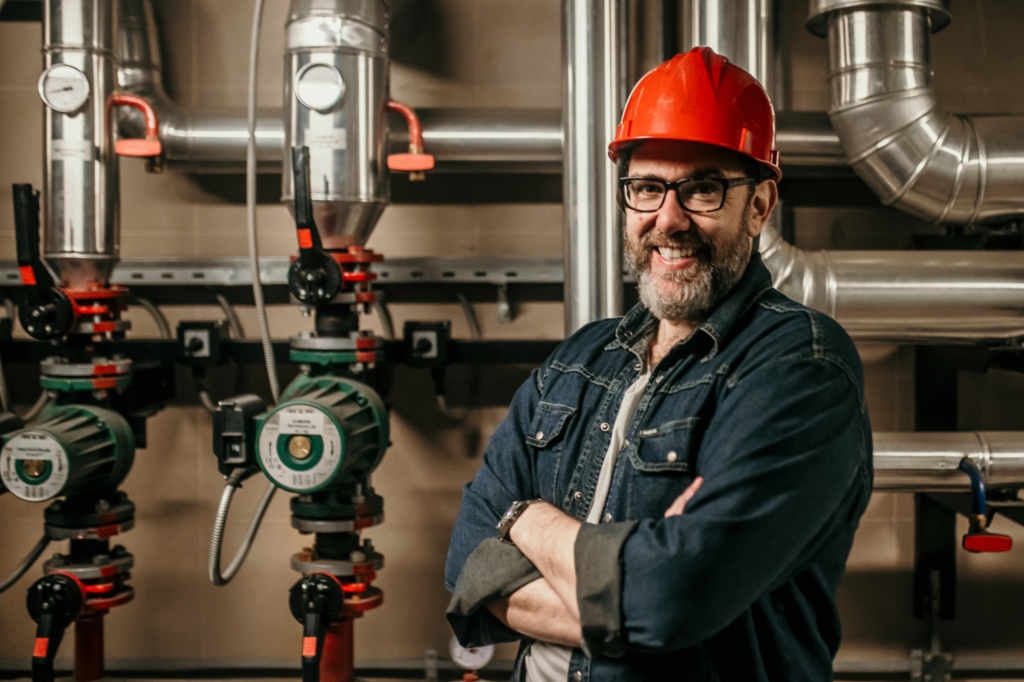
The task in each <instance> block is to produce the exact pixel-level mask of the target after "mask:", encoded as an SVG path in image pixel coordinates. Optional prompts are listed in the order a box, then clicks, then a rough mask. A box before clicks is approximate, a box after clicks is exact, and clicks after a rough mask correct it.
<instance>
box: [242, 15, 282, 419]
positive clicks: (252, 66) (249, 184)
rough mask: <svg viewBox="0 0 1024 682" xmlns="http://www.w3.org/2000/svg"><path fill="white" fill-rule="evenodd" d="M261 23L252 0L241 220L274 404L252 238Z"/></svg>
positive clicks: (277, 396) (271, 364)
mask: <svg viewBox="0 0 1024 682" xmlns="http://www.w3.org/2000/svg"><path fill="white" fill-rule="evenodd" d="M262 20H263V0H256V9H255V10H254V12H253V17H252V36H251V37H250V43H249V98H248V107H249V110H248V120H249V147H248V149H247V150H246V155H245V217H246V223H247V226H248V229H249V268H250V269H251V270H252V297H253V299H254V300H255V301H256V317H257V318H258V319H259V324H260V341H261V342H262V343H263V360H264V362H265V363H266V365H267V380H268V381H269V382H270V393H271V395H273V396H274V403H275V404H276V403H277V402H278V401H279V400H280V399H281V392H280V389H279V388H278V383H277V365H276V363H275V362H274V346H273V344H272V343H271V341H270V326H269V324H268V323H267V309H266V304H265V303H264V302H263V284H262V283H261V282H260V261H259V244H258V243H257V238H256V71H257V60H258V58H259V52H260V22H261V21H262Z"/></svg>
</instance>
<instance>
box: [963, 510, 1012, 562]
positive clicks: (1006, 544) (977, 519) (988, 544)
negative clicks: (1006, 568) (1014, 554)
mask: <svg viewBox="0 0 1024 682" xmlns="http://www.w3.org/2000/svg"><path fill="white" fill-rule="evenodd" d="M968 521H969V523H970V526H969V527H968V529H967V535H965V536H964V540H963V547H964V549H966V550H967V551H968V552H975V553H980V552H1009V551H1010V550H1011V549H1013V538H1011V537H1010V536H1009V535H1000V534H999V533H989V532H988V531H987V530H985V525H986V524H987V522H988V519H987V518H986V516H985V515H984V514H971V515H970V516H969V517H968Z"/></svg>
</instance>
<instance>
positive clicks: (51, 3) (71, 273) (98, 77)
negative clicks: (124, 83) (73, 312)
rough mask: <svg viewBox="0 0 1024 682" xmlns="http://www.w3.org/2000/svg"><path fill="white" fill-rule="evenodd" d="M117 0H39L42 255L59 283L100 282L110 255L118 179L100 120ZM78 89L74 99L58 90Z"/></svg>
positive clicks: (112, 77)
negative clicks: (42, 0)
mask: <svg viewBox="0 0 1024 682" xmlns="http://www.w3.org/2000/svg"><path fill="white" fill-rule="evenodd" d="M116 35H117V2H115V1H114V0H47V1H46V2H45V3H43V55H44V66H45V70H44V74H43V76H42V77H41V79H40V83H39V90H40V95H41V96H42V97H43V98H44V102H47V101H49V103H50V104H51V105H54V107H55V108H51V106H44V113H45V131H46V132H45V140H44V144H45V157H44V162H43V184H44V195H45V203H44V211H43V212H44V222H43V226H44V227H43V245H44V246H43V256H44V258H46V260H47V261H48V262H49V263H50V264H51V265H53V266H54V268H55V269H56V270H57V272H58V274H59V275H60V278H61V280H62V282H63V284H65V285H67V286H71V287H73V288H76V289H84V288H87V287H88V286H89V285H90V284H99V285H105V284H106V283H107V281H108V279H109V277H110V273H111V271H112V270H113V269H114V265H115V264H116V263H117V258H118V180H117V162H116V157H115V155H114V145H113V140H112V139H111V136H110V132H109V129H108V127H107V120H106V102H107V97H108V96H109V95H110V93H111V92H113V90H114V86H115V85H116V82H117V81H116V77H117V74H116V72H115V65H114V54H115V47H116V46H115V37H116ZM68 92H70V93H77V92H81V93H83V94H84V95H85V97H84V101H82V103H81V104H79V103H78V102H79V101H80V100H76V99H75V98H74V97H72V98H70V99H65V98H64V97H62V95H64V94H65V93H68Z"/></svg>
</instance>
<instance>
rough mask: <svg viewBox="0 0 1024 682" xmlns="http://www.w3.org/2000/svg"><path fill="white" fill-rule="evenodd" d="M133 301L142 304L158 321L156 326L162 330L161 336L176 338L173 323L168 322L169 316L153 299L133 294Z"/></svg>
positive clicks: (154, 319) (155, 320) (163, 337)
mask: <svg viewBox="0 0 1024 682" xmlns="http://www.w3.org/2000/svg"><path fill="white" fill-rule="evenodd" d="M131 302H132V303H135V304H137V305H140V306H142V307H143V308H145V310H146V312H147V313H149V314H150V315H151V316H152V318H153V321H154V322H156V328H157V329H158V330H159V332H160V338H162V339H172V338H174V337H173V336H172V335H171V325H169V324H168V323H167V318H166V317H164V314H163V313H162V312H160V309H159V308H157V307H156V305H154V303H153V302H152V301H150V300H149V299H148V298H143V297H142V296H132V297H131Z"/></svg>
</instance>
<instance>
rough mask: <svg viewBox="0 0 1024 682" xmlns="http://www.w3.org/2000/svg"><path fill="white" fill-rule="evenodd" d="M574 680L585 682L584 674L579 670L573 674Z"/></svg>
mask: <svg viewBox="0 0 1024 682" xmlns="http://www.w3.org/2000/svg"><path fill="white" fill-rule="evenodd" d="M572 679H574V680H576V682H582V680H583V673H581V672H580V671H579V670H577V671H576V672H574V673H573V674H572Z"/></svg>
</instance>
